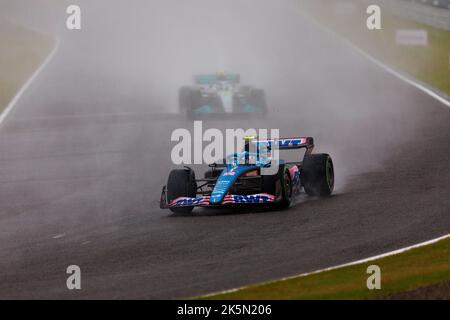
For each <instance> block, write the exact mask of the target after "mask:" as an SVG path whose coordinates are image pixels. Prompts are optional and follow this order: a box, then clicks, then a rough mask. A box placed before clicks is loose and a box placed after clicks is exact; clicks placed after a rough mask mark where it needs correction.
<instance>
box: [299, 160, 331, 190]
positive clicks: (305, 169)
mask: <svg viewBox="0 0 450 320" xmlns="http://www.w3.org/2000/svg"><path fill="white" fill-rule="evenodd" d="M300 176H301V177H302V183H303V187H304V188H305V192H306V193H307V194H308V195H310V196H314V197H326V196H329V195H331V193H332V192H333V189H334V166H333V160H332V159H331V157H330V156H329V155H328V154H311V155H306V156H305V159H304V161H303V166H302V170H301V175H300Z"/></svg>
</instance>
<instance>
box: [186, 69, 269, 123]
mask: <svg viewBox="0 0 450 320" xmlns="http://www.w3.org/2000/svg"><path fill="white" fill-rule="evenodd" d="M240 80H241V77H240V75H238V74H225V73H222V72H219V73H217V74H206V75H197V76H195V77H194V82H195V84H194V85H193V86H189V87H182V88H181V89H180V91H179V107H180V113H181V114H184V115H186V116H187V117H188V118H201V117H205V116H208V115H224V114H240V115H243V114H251V115H260V116H265V115H266V113H267V102H266V96H265V92H264V90H262V89H256V88H254V87H252V86H246V85H241V84H240Z"/></svg>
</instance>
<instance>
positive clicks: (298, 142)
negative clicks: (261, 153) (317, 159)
mask: <svg viewBox="0 0 450 320" xmlns="http://www.w3.org/2000/svg"><path fill="white" fill-rule="evenodd" d="M246 140H247V142H246V148H249V147H250V145H249V143H252V144H254V145H256V146H257V147H258V146H265V147H267V149H268V150H271V149H272V148H273V146H274V145H275V146H276V147H278V149H279V150H294V149H302V148H306V149H307V151H312V149H313V148H314V139H313V138H312V137H296V138H280V139H276V140H273V139H272V140H259V139H257V138H256V139H255V138H253V139H246Z"/></svg>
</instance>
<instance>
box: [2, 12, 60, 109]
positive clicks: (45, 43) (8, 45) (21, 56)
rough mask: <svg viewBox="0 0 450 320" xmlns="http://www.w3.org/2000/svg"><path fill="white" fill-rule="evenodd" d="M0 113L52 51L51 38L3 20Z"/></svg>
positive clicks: (52, 42)
mask: <svg viewBox="0 0 450 320" xmlns="http://www.w3.org/2000/svg"><path fill="white" fill-rule="evenodd" d="M0 43H1V44H2V50H1V51H0V70H1V72H0V114H1V113H2V112H3V110H4V109H5V108H6V107H7V105H8V103H9V102H10V101H11V100H12V99H13V98H14V96H15V94H16V93H17V92H18V91H19V90H20V88H21V86H22V85H23V84H24V83H25V82H26V81H27V80H28V78H29V77H30V76H31V75H32V74H33V72H34V71H35V70H36V69H37V68H38V67H39V65H40V64H41V63H42V62H43V61H44V60H45V58H46V57H47V56H48V54H49V53H50V52H51V50H52V48H53V46H54V41H53V39H51V38H50V37H48V36H46V35H43V34H40V33H37V32H35V31H30V30H28V29H25V28H23V27H20V26H17V25H14V24H12V23H10V22H8V21H0Z"/></svg>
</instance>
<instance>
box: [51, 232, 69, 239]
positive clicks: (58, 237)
mask: <svg viewBox="0 0 450 320" xmlns="http://www.w3.org/2000/svg"><path fill="white" fill-rule="evenodd" d="M65 236H66V234H65V233H60V234H57V235H56V236H53V237H52V238H53V239H61V238H63V237H65Z"/></svg>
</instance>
